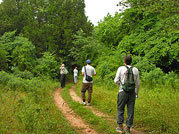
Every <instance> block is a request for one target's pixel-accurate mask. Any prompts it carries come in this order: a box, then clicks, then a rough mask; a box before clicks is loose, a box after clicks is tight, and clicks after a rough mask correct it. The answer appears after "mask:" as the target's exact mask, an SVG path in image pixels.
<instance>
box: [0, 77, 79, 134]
mask: <svg viewBox="0 0 179 134" xmlns="http://www.w3.org/2000/svg"><path fill="white" fill-rule="evenodd" d="M57 87H59V83H58V82H52V81H50V80H46V81H44V82H42V81H41V86H40V88H37V89H36V90H31V91H26V90H25V91H23V90H22V88H21V87H20V90H18V88H17V87H16V90H14V89H12V88H10V87H8V86H7V85H6V86H5V88H4V85H2V84H1V85H0V109H1V110H0V133H1V134H8V133H11V134H17V133H18V134H32V133H33V134H48V133H51V134H76V132H75V131H74V129H73V128H72V127H71V126H70V125H69V123H68V121H67V120H66V119H65V118H64V116H63V115H62V114H61V112H60V111H59V110H58V108H57V107H56V106H55V104H54V102H53V91H54V90H55V89H56V88H57Z"/></svg>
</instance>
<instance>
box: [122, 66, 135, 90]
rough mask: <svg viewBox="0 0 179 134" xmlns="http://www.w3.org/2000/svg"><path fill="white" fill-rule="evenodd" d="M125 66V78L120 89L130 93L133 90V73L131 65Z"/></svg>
mask: <svg viewBox="0 0 179 134" xmlns="http://www.w3.org/2000/svg"><path fill="white" fill-rule="evenodd" d="M125 67H126V68H127V74H126V75H127V78H126V81H125V82H124V84H122V89H123V90H124V91H125V92H126V93H131V92H135V82H134V74H133V71H132V68H133V67H130V68H129V67H128V66H125Z"/></svg>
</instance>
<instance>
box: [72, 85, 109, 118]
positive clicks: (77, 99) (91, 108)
mask: <svg viewBox="0 0 179 134" xmlns="http://www.w3.org/2000/svg"><path fill="white" fill-rule="evenodd" d="M70 95H71V97H72V99H73V100H74V101H76V102H79V103H81V102H82V99H81V98H80V97H79V96H78V95H77V94H76V93H75V86H72V88H71V89H70ZM87 108H89V109H90V110H91V111H92V112H93V113H94V114H95V115H96V116H99V117H109V116H108V115H106V114H104V113H102V112H100V111H97V110H95V109H94V108H93V107H92V106H88V107H87Z"/></svg>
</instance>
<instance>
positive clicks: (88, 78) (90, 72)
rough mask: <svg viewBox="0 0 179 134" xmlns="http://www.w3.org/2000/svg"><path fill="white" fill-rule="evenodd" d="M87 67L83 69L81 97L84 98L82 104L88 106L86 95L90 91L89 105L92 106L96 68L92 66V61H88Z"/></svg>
mask: <svg viewBox="0 0 179 134" xmlns="http://www.w3.org/2000/svg"><path fill="white" fill-rule="evenodd" d="M86 63H87V65H86V66H84V67H83V68H82V76H83V83H82V87H81V96H82V100H83V102H82V104H83V105H86V99H85V93H86V90H88V100H87V102H88V103H87V105H88V106H90V103H91V96H92V92H93V80H92V76H95V75H96V71H95V69H94V67H92V66H91V60H89V59H88V60H87V61H86Z"/></svg>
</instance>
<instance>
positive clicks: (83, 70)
mask: <svg viewBox="0 0 179 134" xmlns="http://www.w3.org/2000/svg"><path fill="white" fill-rule="evenodd" d="M81 73H82V76H84V74H85V73H84V67H83V68H82V71H81Z"/></svg>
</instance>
